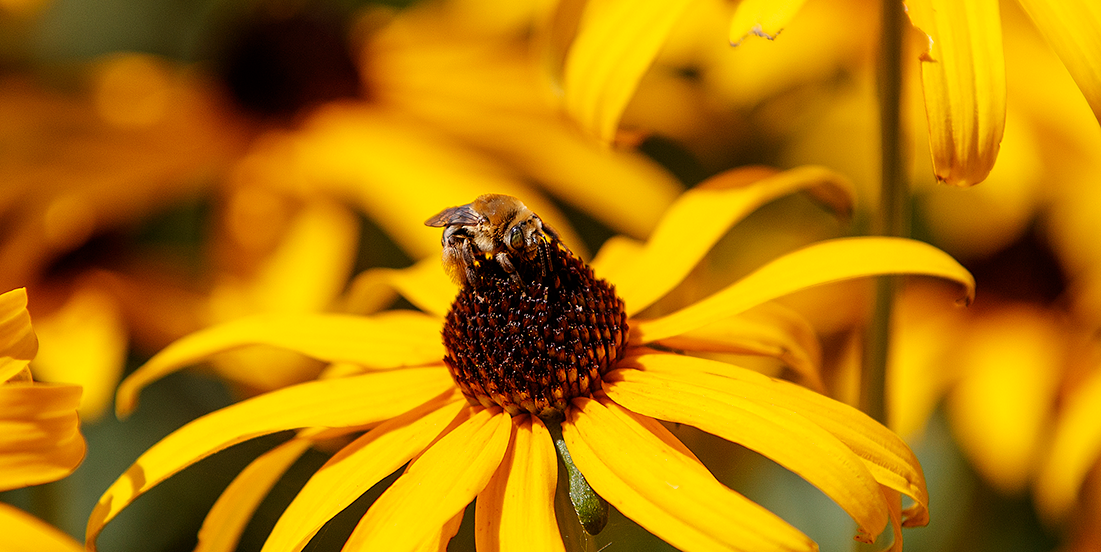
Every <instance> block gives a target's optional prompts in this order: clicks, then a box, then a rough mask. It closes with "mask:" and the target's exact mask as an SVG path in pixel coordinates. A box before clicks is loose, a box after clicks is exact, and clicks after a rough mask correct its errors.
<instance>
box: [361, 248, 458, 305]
mask: <svg viewBox="0 0 1101 552" xmlns="http://www.w3.org/2000/svg"><path fill="white" fill-rule="evenodd" d="M458 291H459V290H458V288H457V287H456V286H455V283H454V282H452V281H451V278H448V277H447V274H446V273H445V272H444V271H443V264H442V262H441V259H440V256H439V255H433V256H430V257H428V258H426V259H424V260H422V261H420V262H418V263H417V264H415V265H413V266H411V267H409V268H404V269H400V270H398V269H393V268H373V269H370V270H366V271H364V272H362V273H360V274H359V276H356V278H355V280H353V281H352V285H351V288H350V290H349V291H348V300H347V303H346V305H345V310H346V311H347V312H352V313H356V314H370V313H373V312H376V311H378V310H380V309H383V308H385V307H387V306H389V305H390V304H391V303H392V302H393V300H394V298H395V292H396V293H397V294H398V295H401V296H402V297H404V298H405V299H407V300H408V301H409V302H410V303H412V304H413V305H414V306H416V307H417V308H419V309H421V310H423V311H425V312H427V313H430V314H434V315H436V316H438V317H440V318H441V319H442V318H443V317H444V316H445V315H447V310H448V309H449V308H450V307H451V302H452V301H454V300H455V295H456V294H457V293H458Z"/></svg>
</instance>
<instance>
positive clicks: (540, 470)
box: [474, 415, 566, 552]
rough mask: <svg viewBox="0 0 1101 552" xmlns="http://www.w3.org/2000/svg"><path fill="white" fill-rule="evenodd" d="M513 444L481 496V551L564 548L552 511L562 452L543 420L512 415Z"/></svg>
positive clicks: (477, 525)
mask: <svg viewBox="0 0 1101 552" xmlns="http://www.w3.org/2000/svg"><path fill="white" fill-rule="evenodd" d="M512 423H513V425H514V426H515V428H516V429H515V431H514V436H513V441H512V446H511V447H509V449H508V451H507V452H506V453H505V458H504V460H502V461H501V465H500V467H498V468H497V473H495V474H493V478H491V479H490V480H489V484H488V485H486V488H485V490H484V491H482V492H481V494H479V495H478V500H477V504H476V507H475V511H474V520H475V521H474V542H475V548H476V549H477V550H478V551H479V552H514V551H529V550H530V551H532V552H541V551H547V552H558V551H560V552H565V550H566V549H565V546H564V545H563V544H562V536H561V534H560V533H559V531H558V520H557V518H556V517H555V515H554V491H555V486H556V485H557V482H558V457H557V455H556V453H555V450H554V443H553V442H552V441H551V437H550V432H549V431H547V428H546V426H544V425H543V422H542V420H540V419H539V418H535V417H532V416H528V415H523V416H517V417H515V418H513V419H512Z"/></svg>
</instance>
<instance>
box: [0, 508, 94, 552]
mask: <svg viewBox="0 0 1101 552" xmlns="http://www.w3.org/2000/svg"><path fill="white" fill-rule="evenodd" d="M0 531H2V532H3V535H4V552H82V551H83V550H84V547H83V546H81V545H80V543H78V542H76V541H75V540H73V538H72V537H70V536H69V535H66V534H65V533H63V532H62V531H61V530H60V529H58V528H56V527H54V526H52V525H50V524H48V523H46V522H44V521H42V520H40V519H38V518H36V517H34V516H32V515H30V514H28V513H26V512H24V511H23V510H20V509H18V508H16V507H14V506H9V505H7V504H3V503H0Z"/></svg>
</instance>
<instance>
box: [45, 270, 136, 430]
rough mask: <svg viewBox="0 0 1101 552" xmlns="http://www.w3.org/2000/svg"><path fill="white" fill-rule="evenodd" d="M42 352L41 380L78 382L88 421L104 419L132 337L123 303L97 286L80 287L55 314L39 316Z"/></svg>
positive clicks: (82, 404) (83, 415) (84, 414)
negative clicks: (128, 331)
mask: <svg viewBox="0 0 1101 552" xmlns="http://www.w3.org/2000/svg"><path fill="white" fill-rule="evenodd" d="M36 318H37V321H36V322H35V332H36V333H37V334H38V339H39V343H40V345H41V346H40V348H39V351H38V356H37V357H35V360H34V374H35V377H37V378H38V379H41V380H43V381H58V382H62V381H63V382H66V383H74V384H78V385H80V386H81V387H82V388H83V389H84V395H83V398H82V400H81V405H80V413H81V416H82V417H83V418H84V421H86V422H87V421H89V420H94V419H97V418H99V417H100V416H102V415H103V413H104V412H105V411H106V410H107V408H108V407H109V406H110V404H111V398H112V397H113V396H114V394H115V386H117V385H118V381H119V378H121V377H122V369H123V367H124V366H125V364H126V354H127V333H126V325H125V322H124V321H123V318H122V312H120V308H119V305H118V304H117V303H116V302H115V300H114V299H113V298H112V297H111V296H110V295H109V294H108V293H106V292H104V291H103V290H101V289H97V288H95V287H94V286H82V287H79V288H78V289H76V290H75V291H74V292H73V294H72V296H70V297H69V300H68V301H67V302H66V303H65V305H64V306H62V307H61V308H60V309H58V310H57V311H55V312H52V313H50V314H48V315H45V316H39V317H36Z"/></svg>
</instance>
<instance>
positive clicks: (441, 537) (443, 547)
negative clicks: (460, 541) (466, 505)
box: [414, 509, 466, 552]
mask: <svg viewBox="0 0 1101 552" xmlns="http://www.w3.org/2000/svg"><path fill="white" fill-rule="evenodd" d="M464 513H466V509H462V510H459V512H458V513H456V514H455V515H454V516H451V519H449V520H448V521H447V523H444V524H443V527H440V528H439V530H437V531H435V534H433V535H432V536H431V537H429V538H428V539H427V540H425V541H424V542H423V543H421V545H420V546H418V547H417V548H415V549H414V550H415V552H447V545H448V543H450V542H451V539H453V538H455V534H456V533H458V532H459V527H461V526H462V524H463V514H464Z"/></svg>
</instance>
